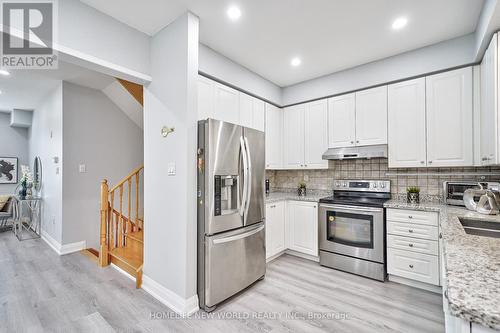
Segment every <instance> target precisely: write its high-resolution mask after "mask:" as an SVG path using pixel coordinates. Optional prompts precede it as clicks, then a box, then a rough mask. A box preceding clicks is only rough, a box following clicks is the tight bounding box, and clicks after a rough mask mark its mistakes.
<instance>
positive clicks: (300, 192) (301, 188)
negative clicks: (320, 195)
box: [297, 187, 307, 197]
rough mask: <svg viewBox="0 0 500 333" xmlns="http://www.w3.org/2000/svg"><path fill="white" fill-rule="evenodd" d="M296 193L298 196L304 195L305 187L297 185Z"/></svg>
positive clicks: (305, 192)
mask: <svg viewBox="0 0 500 333" xmlns="http://www.w3.org/2000/svg"><path fill="white" fill-rule="evenodd" d="M297 194H298V195H299V197H305V196H306V194H307V189H306V188H305V187H299V188H298V189H297Z"/></svg>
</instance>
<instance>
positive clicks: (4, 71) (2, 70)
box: [0, 69, 10, 76]
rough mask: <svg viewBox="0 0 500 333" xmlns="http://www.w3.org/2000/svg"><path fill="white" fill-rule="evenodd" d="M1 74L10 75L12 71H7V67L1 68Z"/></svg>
mask: <svg viewBox="0 0 500 333" xmlns="http://www.w3.org/2000/svg"><path fill="white" fill-rule="evenodd" d="M0 75H3V76H9V75H10V73H9V72H8V71H6V70H5V69H0Z"/></svg>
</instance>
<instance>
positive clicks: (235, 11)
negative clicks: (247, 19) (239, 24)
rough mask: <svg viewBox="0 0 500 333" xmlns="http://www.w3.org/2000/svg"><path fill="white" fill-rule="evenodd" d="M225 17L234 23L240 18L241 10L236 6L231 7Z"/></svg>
mask: <svg viewBox="0 0 500 333" xmlns="http://www.w3.org/2000/svg"><path fill="white" fill-rule="evenodd" d="M227 16H229V18H230V19H231V20H233V21H236V20H237V19H239V18H240V17H241V10H240V9H239V8H238V7H236V6H231V7H229V9H228V10H227Z"/></svg>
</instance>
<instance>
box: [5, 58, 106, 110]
mask: <svg viewBox="0 0 500 333" xmlns="http://www.w3.org/2000/svg"><path fill="white" fill-rule="evenodd" d="M9 72H10V73H11V75H10V76H0V90H1V91H2V94H0V112H10V111H12V109H25V110H33V109H35V108H36V107H37V106H38V105H39V104H40V102H41V100H42V99H43V98H44V97H45V96H46V95H47V94H48V93H49V92H51V91H52V90H53V89H55V87H56V86H57V85H58V84H59V83H60V82H61V80H64V81H68V82H72V83H75V84H78V85H81V86H85V87H89V88H93V89H99V90H102V89H104V88H105V87H106V86H108V85H109V84H111V83H112V82H113V81H114V78H112V77H110V76H107V75H104V74H101V73H97V72H94V71H91V70H88V69H85V68H82V67H79V66H76V65H72V64H68V63H65V62H61V61H60V62H59V68H58V69H56V70H41V69H33V70H26V69H22V70H21V69H20V70H10V71H9Z"/></svg>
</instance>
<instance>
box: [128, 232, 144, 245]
mask: <svg viewBox="0 0 500 333" xmlns="http://www.w3.org/2000/svg"><path fill="white" fill-rule="evenodd" d="M126 236H127V237H128V238H132V239H134V240H136V241H138V242H141V243H143V244H144V232H143V231H142V230H139V231H135V232H129V233H128V234H127V235H126Z"/></svg>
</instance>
